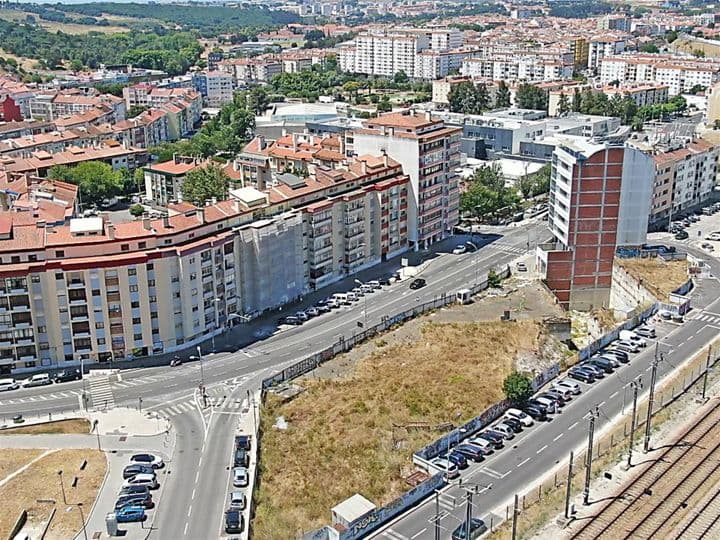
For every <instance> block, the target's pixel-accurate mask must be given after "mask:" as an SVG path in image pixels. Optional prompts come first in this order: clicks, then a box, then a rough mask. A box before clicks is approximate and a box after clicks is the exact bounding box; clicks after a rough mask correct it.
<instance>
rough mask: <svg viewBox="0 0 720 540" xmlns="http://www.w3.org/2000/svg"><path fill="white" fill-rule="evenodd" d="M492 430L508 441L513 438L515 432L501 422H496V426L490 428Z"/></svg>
mask: <svg viewBox="0 0 720 540" xmlns="http://www.w3.org/2000/svg"><path fill="white" fill-rule="evenodd" d="M492 430H493V431H494V432H495V433H499V434H500V435H502V436H503V438H504V439H506V440H508V441H509V440H510V439H514V438H515V430H513V428H511V427H510V426H508V425H506V424H504V423H502V422H498V423H497V424H495V425H494V426H493V427H492Z"/></svg>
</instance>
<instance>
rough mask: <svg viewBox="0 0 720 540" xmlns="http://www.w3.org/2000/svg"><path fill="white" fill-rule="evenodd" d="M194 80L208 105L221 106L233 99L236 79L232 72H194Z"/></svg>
mask: <svg viewBox="0 0 720 540" xmlns="http://www.w3.org/2000/svg"><path fill="white" fill-rule="evenodd" d="M193 81H194V82H195V88H196V89H197V91H198V92H200V95H202V97H203V100H204V102H205V105H206V106H208V107H214V108H220V107H222V106H223V105H225V104H226V103H230V102H231V101H232V100H233V93H234V91H235V79H234V77H233V74H231V73H227V72H225V71H200V72H198V73H194V74H193Z"/></svg>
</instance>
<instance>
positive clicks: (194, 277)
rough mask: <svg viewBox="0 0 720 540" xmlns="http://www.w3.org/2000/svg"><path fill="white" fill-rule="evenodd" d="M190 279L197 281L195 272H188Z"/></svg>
mask: <svg viewBox="0 0 720 540" xmlns="http://www.w3.org/2000/svg"><path fill="white" fill-rule="evenodd" d="M190 279H191V280H193V279H197V274H196V273H195V272H190Z"/></svg>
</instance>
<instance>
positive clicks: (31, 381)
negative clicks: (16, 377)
mask: <svg viewBox="0 0 720 540" xmlns="http://www.w3.org/2000/svg"><path fill="white" fill-rule="evenodd" d="M46 384H52V380H51V379H50V375H48V374H47V373H38V374H37V375H33V376H32V377H29V378H27V379H25V380H24V381H23V383H22V385H23V388H32V387H33V386H45V385H46Z"/></svg>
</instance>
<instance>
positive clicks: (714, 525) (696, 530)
mask: <svg viewBox="0 0 720 540" xmlns="http://www.w3.org/2000/svg"><path fill="white" fill-rule="evenodd" d="M672 537H673V538H692V539H694V540H710V539H712V538H720V485H716V486H715V487H714V488H713V492H712V493H711V496H710V497H709V498H707V500H705V501H704V502H703V503H702V504H701V505H700V506H699V507H696V510H695V511H694V513H693V515H692V516H691V517H690V519H689V520H687V521H686V523H684V524H681V525H680V526H679V527H678V528H676V529H675V532H674V533H673V535H672Z"/></svg>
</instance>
